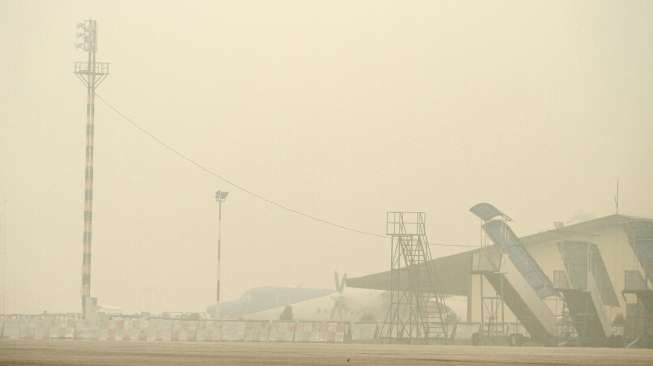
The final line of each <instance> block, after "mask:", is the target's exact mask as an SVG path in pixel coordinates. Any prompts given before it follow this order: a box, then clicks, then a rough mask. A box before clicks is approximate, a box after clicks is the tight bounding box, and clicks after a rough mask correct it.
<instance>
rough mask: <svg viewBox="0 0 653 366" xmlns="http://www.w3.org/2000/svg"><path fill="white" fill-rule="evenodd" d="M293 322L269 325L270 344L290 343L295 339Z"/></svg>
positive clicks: (294, 324)
mask: <svg viewBox="0 0 653 366" xmlns="http://www.w3.org/2000/svg"><path fill="white" fill-rule="evenodd" d="M295 326H296V323H295V322H282V321H278V322H277V321H275V322H271V323H270V334H269V336H268V340H269V341H270V342H292V341H293V340H294V338H295Z"/></svg>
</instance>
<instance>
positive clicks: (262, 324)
mask: <svg viewBox="0 0 653 366" xmlns="http://www.w3.org/2000/svg"><path fill="white" fill-rule="evenodd" d="M243 340H244V341H246V342H265V341H267V340H268V322H267V321H252V320H250V321H247V322H245V334H244V337H243Z"/></svg>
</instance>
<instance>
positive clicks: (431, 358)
mask: <svg viewBox="0 0 653 366" xmlns="http://www.w3.org/2000/svg"><path fill="white" fill-rule="evenodd" d="M262 364H265V365H374V366H382V365H524V364H528V365H592V366H600V365H653V350H633V349H631V350H626V349H608V348H545V347H473V346H404V345H352V344H290V343H133V342H93V341H73V340H60V341H59V340H57V341H24V340H21V341H9V340H3V341H0V365H175V366H181V365H262Z"/></svg>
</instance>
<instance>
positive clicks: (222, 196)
mask: <svg viewBox="0 0 653 366" xmlns="http://www.w3.org/2000/svg"><path fill="white" fill-rule="evenodd" d="M228 194H229V192H224V191H217V192H215V200H216V202H218V264H217V267H218V268H217V270H218V274H217V280H216V284H215V314H214V315H215V318H216V319H220V315H221V314H220V259H221V258H220V252H221V250H222V203H223V202H224V200H226V199H227V195H228Z"/></svg>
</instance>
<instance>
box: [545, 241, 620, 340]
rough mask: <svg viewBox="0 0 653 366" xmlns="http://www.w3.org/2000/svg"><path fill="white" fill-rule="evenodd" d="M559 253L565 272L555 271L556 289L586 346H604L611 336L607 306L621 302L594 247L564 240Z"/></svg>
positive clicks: (581, 242) (560, 244) (590, 244)
mask: <svg viewBox="0 0 653 366" xmlns="http://www.w3.org/2000/svg"><path fill="white" fill-rule="evenodd" d="M558 250H559V252H560V256H561V257H562V261H563V263H564V266H565V271H556V272H554V280H555V281H554V282H555V285H556V286H555V287H556V289H557V290H558V291H560V293H561V294H562V296H563V297H564V299H565V303H566V304H567V308H568V309H569V315H570V316H571V319H572V321H573V324H574V328H575V329H576V332H577V334H578V340H579V341H580V343H581V344H582V345H584V346H603V345H606V344H607V341H608V339H609V338H610V336H611V335H612V324H611V322H610V319H609V318H608V316H607V314H606V311H605V307H606V306H619V300H618V299H617V295H616V293H615V291H614V287H613V286H612V282H611V281H610V277H609V275H608V271H607V270H606V268H605V264H604V262H603V258H602V257H601V254H600V252H599V250H598V248H597V246H596V245H595V244H592V243H589V242H584V241H562V242H559V243H558Z"/></svg>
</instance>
